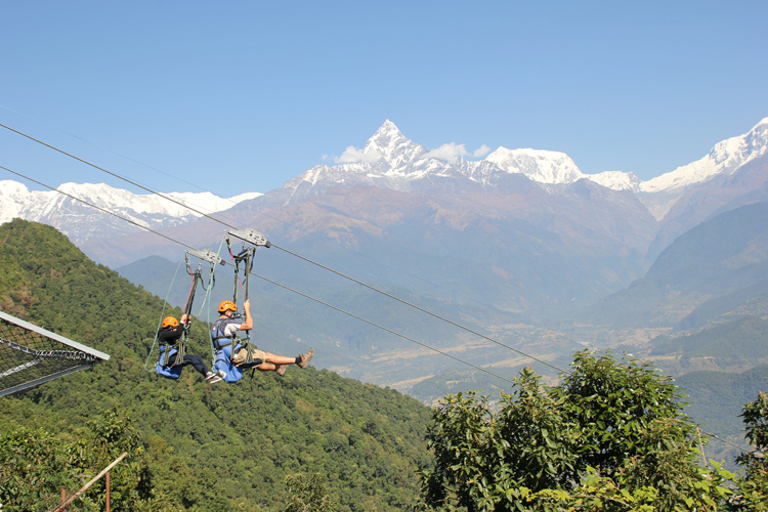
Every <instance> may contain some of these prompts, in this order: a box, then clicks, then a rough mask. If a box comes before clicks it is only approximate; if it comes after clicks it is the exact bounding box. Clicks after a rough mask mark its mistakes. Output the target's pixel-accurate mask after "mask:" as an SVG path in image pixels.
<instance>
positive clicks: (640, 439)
mask: <svg viewBox="0 0 768 512" xmlns="http://www.w3.org/2000/svg"><path fill="white" fill-rule="evenodd" d="M515 389H516V392H515V393H514V394H513V395H504V397H503V400H502V402H501V403H500V404H499V407H498V410H492V409H491V408H490V407H489V405H488V403H487V400H486V398H484V397H481V398H480V399H479V400H478V399H477V397H476V395H474V394H472V393H470V394H469V395H467V396H463V395H461V394H459V395H457V396H451V395H449V396H448V397H446V399H445V400H444V401H443V402H442V403H441V404H440V406H439V407H438V408H437V410H436V411H435V412H434V415H433V420H432V424H431V425H430V427H429V429H428V433H427V442H428V446H429V448H430V449H431V450H432V452H433V454H434V460H433V462H432V464H431V465H430V466H428V467H425V468H423V469H422V471H421V477H422V497H423V499H424V502H425V503H426V504H427V505H428V506H429V507H431V508H433V509H436V510H467V511H469V512H475V511H494V512H500V511H506V510H566V509H573V510H617V511H618V510H637V509H642V507H653V510H660V511H667V510H668V511H674V510H677V509H681V510H689V509H692V508H695V507H697V508H698V509H699V510H708V509H712V508H713V507H715V506H716V505H717V503H718V502H720V501H722V500H723V499H724V498H725V497H726V496H727V494H728V490H727V489H726V488H725V487H724V481H725V479H727V478H729V477H730V474H728V473H726V472H723V471H720V470H719V468H716V469H715V470H714V471H710V470H707V469H705V468H700V467H698V466H697V465H696V464H695V462H694V461H695V456H696V453H697V452H696V449H695V448H694V446H695V444H694V443H693V437H692V435H691V434H692V433H693V432H694V431H695V426H694V425H692V424H690V423H689V422H688V419H687V418H686V417H685V416H684V415H682V413H681V405H680V404H679V403H678V401H677V400H678V398H679V395H678V393H677V391H676V388H675V386H674V385H673V384H672V383H671V381H670V379H667V378H665V377H662V376H660V375H658V374H657V373H655V372H654V371H653V369H652V368H650V367H649V366H647V365H644V364H638V363H637V361H635V360H634V359H629V360H627V361H623V362H622V363H619V362H617V361H615V360H614V359H613V358H612V357H611V356H610V355H604V356H602V357H595V356H593V355H591V354H589V353H587V352H580V353H578V354H576V356H575V361H574V365H573V372H572V373H571V374H569V375H568V376H566V377H565V378H564V379H563V381H562V383H561V384H560V385H559V386H555V387H546V386H543V385H541V383H540V381H539V379H538V378H537V377H535V376H534V375H533V374H532V373H531V372H530V371H528V370H524V371H523V372H522V373H521V375H520V376H519V377H518V378H517V379H516V381H515ZM649 510H650V508H649Z"/></svg>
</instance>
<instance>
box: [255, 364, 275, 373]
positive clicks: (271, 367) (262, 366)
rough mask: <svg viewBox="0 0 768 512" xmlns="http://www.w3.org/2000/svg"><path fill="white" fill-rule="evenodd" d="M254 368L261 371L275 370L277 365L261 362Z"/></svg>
mask: <svg viewBox="0 0 768 512" xmlns="http://www.w3.org/2000/svg"><path fill="white" fill-rule="evenodd" d="M256 368H258V369H259V371H262V372H273V371H275V370H277V365H274V364H272V363H261V364H260V365H259V366H257V367H256Z"/></svg>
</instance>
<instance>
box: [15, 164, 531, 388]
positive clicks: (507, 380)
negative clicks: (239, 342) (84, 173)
mask: <svg viewBox="0 0 768 512" xmlns="http://www.w3.org/2000/svg"><path fill="white" fill-rule="evenodd" d="M0 169H4V170H6V171H8V172H10V173H13V174H15V175H16V176H20V177H22V178H25V179H28V180H29V181H31V182H33V183H36V184H38V185H41V186H43V187H46V188H48V189H50V190H53V191H56V192H60V193H61V194H63V195H65V196H67V197H70V198H72V199H74V200H76V201H79V202H81V203H83V204H86V205H88V206H91V207H93V208H96V209H97V210H99V211H102V212H104V213H109V214H110V215H112V216H114V217H117V218H118V219H122V220H125V221H127V222H130V223H131V224H133V225H135V226H138V227H140V228H142V229H145V230H147V231H148V232H150V233H153V234H156V235H160V236H162V237H163V238H165V239H166V240H169V241H171V242H174V243H177V244H179V245H181V246H183V247H186V248H188V249H192V250H196V249H195V248H194V247H192V246H190V245H187V244H185V243H183V242H181V241H179V240H176V239H174V238H172V237H169V236H166V235H163V234H162V233H158V232H157V231H155V230H153V229H151V228H148V227H146V226H142V225H141V224H139V223H137V222H134V221H132V220H130V219H126V218H125V217H122V216H120V215H118V214H116V213H113V212H109V211H107V210H104V209H103V208H100V207H98V206H96V205H93V204H91V203H89V202H88V201H85V200H84V199H80V198H78V197H75V196H73V195H71V194H67V193H66V192H62V191H60V190H58V189H56V188H53V187H51V186H50V185H46V184H45V183H42V182H40V181H37V180H35V179H32V178H30V177H28V176H26V175H24V174H22V173H20V172H16V171H13V170H11V169H8V168H7V167H4V166H2V165H0ZM222 261H223V263H224V264H225V265H230V266H232V267H234V266H235V265H234V263H231V262H228V261H224V260H222ZM250 275H252V276H254V277H258V278H259V279H262V280H264V281H266V282H268V283H271V284H273V285H275V286H278V287H280V288H283V289H285V290H287V291H290V292H293V293H295V294H297V295H300V296H302V297H304V298H307V299H310V300H312V301H314V302H317V303H318V304H322V305H324V306H327V307H330V308H331V309H334V310H336V311H338V312H340V313H343V314H345V315H347V316H351V317H352V318H355V319H357V320H360V321H362V322H365V323H367V324H369V325H371V326H373V327H376V328H378V329H381V330H383V331H385V332H388V333H390V334H394V335H395V336H398V337H400V338H403V339H405V340H407V341H410V342H412V343H415V344H417V345H420V346H422V347H425V348H428V349H429V350H432V351H433V352H437V353H438V354H442V355H444V356H447V357H450V358H451V359H453V360H455V361H458V362H460V363H462V364H465V365H467V366H470V367H472V368H474V369H476V370H479V371H481V372H483V373H487V374H488V375H491V376H492V377H496V378H498V379H501V380H503V381H506V382H509V383H510V384H514V381H511V380H509V379H507V378H505V377H502V376H501V375H497V374H495V373H493V372H491V371H489V370H486V369H484V368H482V367H480V366H477V365H475V364H473V363H470V362H469V361H465V360H464V359H461V358H458V357H456V356H453V355H451V354H449V353H447V352H444V351H442V350H440V349H437V348H435V347H432V346H430V345H427V344H426V343H422V342H420V341H417V340H415V339H413V338H410V337H408V336H405V335H404V334H400V333H398V332H396V331H393V330H391V329H388V328H386V327H384V326H382V325H379V324H377V323H375V322H372V321H370V320H367V319H365V318H363V317H361V316H359V315H356V314H354V313H351V312H349V311H346V310H345V309H342V308H339V307H337V306H334V305H332V304H330V303H327V302H325V301H322V300H320V299H317V298H315V297H312V296H310V295H307V294H305V293H302V292H299V291H298V290H294V289H293V288H290V287H288V286H285V285H282V284H280V283H278V282H276V281H273V280H271V279H269V278H267V277H265V276H262V275H259V274H256V273H255V272H250ZM524 355H525V354H524ZM532 359H535V358H532Z"/></svg>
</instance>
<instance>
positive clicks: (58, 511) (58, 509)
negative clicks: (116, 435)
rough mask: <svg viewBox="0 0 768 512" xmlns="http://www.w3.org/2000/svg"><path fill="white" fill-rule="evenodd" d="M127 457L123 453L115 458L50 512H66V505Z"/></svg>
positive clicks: (126, 454)
mask: <svg viewBox="0 0 768 512" xmlns="http://www.w3.org/2000/svg"><path fill="white" fill-rule="evenodd" d="M127 456H128V452H124V453H123V454H122V455H121V456H119V457H118V458H116V459H115V460H114V462H112V464H110V465H109V466H107V467H106V468H104V469H103V470H102V471H101V473H99V474H98V475H96V476H95V477H93V479H91V481H90V482H88V483H87V484H85V485H84V486H83V488H82V489H80V490H79V491H77V492H76V493H75V494H73V495H72V496H70V497H69V499H68V500H67V501H65V502H64V503H62V504H61V505H59V506H58V507H56V508H55V509H53V510H52V512H64V510H66V507H67V505H69V504H70V503H72V502H73V501H75V499H76V498H78V497H79V496H80V495H81V494H83V493H84V492H85V491H87V490H88V488H89V487H90V486H92V485H93V484H94V483H95V482H96V481H97V480H98V479H99V478H101V477H103V476H104V475H106V474H107V473H109V470H110V469H112V468H113V467H115V466H117V463H118V462H120V461H121V460H123V459H124V458H126V457H127Z"/></svg>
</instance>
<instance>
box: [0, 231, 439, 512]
mask: <svg viewBox="0 0 768 512" xmlns="http://www.w3.org/2000/svg"><path fill="white" fill-rule="evenodd" d="M0 268H2V272H0V309H2V310H3V311H6V312H7V313H10V314H13V315H15V316H18V317H20V318H22V319H24V320H26V321H29V322H32V323H34V324H36V325H40V326H42V327H44V328H46V329H48V330H51V331H53V332H56V333H60V334H62V335H64V336H66V337H69V338H71V339H73V340H75V341H78V342H80V343H83V344H86V345H89V346H92V347H94V348H97V349H98V350H101V351H103V352H106V353H108V354H110V355H111V357H112V358H111V360H110V361H109V362H106V363H102V364H98V365H96V367H95V368H94V369H93V370H89V371H83V372H79V373H77V374H73V375H70V376H67V377H64V378H61V379H58V380H55V381H53V382H50V383H47V384H45V385H43V386H40V387H37V388H35V389H33V390H30V391H27V392H25V393H23V394H21V395H14V396H10V397H6V398H3V399H0V429H1V430H2V431H4V432H8V431H11V430H14V429H21V428H24V427H28V428H32V427H34V428H38V427H39V428H43V429H45V430H47V431H48V432H51V433H52V434H54V435H55V436H58V437H59V438H60V439H72V438H73V437H74V436H77V435H78V434H77V433H78V432H80V431H82V430H83V429H84V426H85V425H86V423H87V422H88V421H92V420H94V419H95V418H97V417H99V416H100V415H101V414H102V413H103V411H105V410H115V411H118V412H119V413H120V414H123V415H125V416H127V417H128V418H130V419H131V421H132V422H133V424H134V425H135V427H136V428H137V429H138V431H139V432H140V444H141V446H142V447H143V448H142V449H143V450H144V453H145V456H146V458H147V460H148V461H149V462H148V463H149V471H151V472H152V474H153V475H154V483H155V485H156V487H157V490H158V491H162V492H164V493H165V494H167V495H169V496H170V497H171V498H172V499H173V500H174V501H175V503H177V504H178V505H179V506H183V507H184V508H185V509H187V510H215V511H217V512H226V511H230V510H232V511H235V510H285V508H286V506H285V504H286V502H287V499H288V496H287V487H286V485H285V479H286V477H296V475H300V474H308V475H312V474H315V473H318V474H320V475H321V477H322V478H323V479H324V480H325V487H326V489H327V490H328V494H329V495H330V497H331V498H332V499H333V500H334V501H336V502H337V503H338V506H337V508H336V509H337V510H350V511H358V510H377V511H386V510H403V509H406V508H409V507H410V506H412V504H413V503H415V502H416V500H417V496H418V479H417V476H416V473H415V470H416V468H417V466H418V465H421V464H423V463H424V460H425V458H426V456H427V452H426V450H425V446H424V436H425V432H426V425H427V423H428V421H429V416H430V411H429V409H428V408H426V407H424V406H423V405H421V404H420V403H418V402H417V401H416V400H413V399H411V398H408V397H405V396H403V395H401V394H399V393H397V392H395V391H393V390H390V389H381V388H378V387H375V386H371V385H365V384H361V383H360V382H358V381H355V380H351V379H344V378H342V377H340V376H338V375H337V374H335V373H332V372H329V371H325V370H324V371H316V370H315V369H314V368H312V367H309V368H307V369H305V370H300V369H298V368H297V367H291V368H289V370H288V372H287V373H286V375H285V376H284V377H282V378H280V377H278V376H276V375H275V374H274V373H271V372H270V373H261V374H257V375H255V376H253V377H252V378H251V377H246V378H245V379H244V380H243V381H241V382H240V383H238V384H231V385H228V384H225V383H223V382H222V383H218V384H214V385H209V384H207V383H204V382H203V380H202V378H201V377H200V376H199V375H198V374H197V373H196V372H194V370H193V369H192V368H191V367H187V368H185V370H184V373H183V375H182V378H181V379H180V380H179V381H178V382H174V381H168V380H164V379H162V378H160V377H158V376H157V375H155V374H154V373H151V372H147V371H146V370H145V360H146V358H147V354H148V351H149V349H150V347H151V345H152V342H153V336H154V330H155V328H156V326H157V323H158V320H159V316H160V314H161V310H162V307H163V301H162V299H160V298H158V297H156V296H153V295H151V294H150V293H149V292H147V291H145V290H143V289H140V288H136V287H135V286H133V285H132V284H130V283H129V282H128V281H127V280H125V279H123V278H121V277H119V276H118V275H117V273H115V272H113V271H111V270H109V269H107V268H106V267H104V266H100V265H96V264H94V263H93V262H91V261H90V260H88V259H87V258H86V257H85V256H84V255H83V254H82V253H81V252H80V251H79V250H78V249H77V248H75V247H74V246H73V245H72V244H71V243H70V242H69V241H68V240H67V239H66V237H64V236H63V235H61V234H60V233H58V232H57V231H55V230H54V229H53V228H50V227H47V226H42V225H39V224H34V223H29V222H25V221H21V220H15V221H13V222H11V223H7V224H4V225H2V226H0ZM174 314H176V315H179V314H180V311H178V310H176V311H175V312H174ZM192 340H193V342H192V350H193V351H195V352H197V353H199V354H200V355H202V356H203V358H204V359H209V354H210V352H209V349H208V345H207V344H208V338H207V334H206V332H205V326H204V325H203V324H202V323H197V324H195V326H194V328H193V337H192ZM265 348H266V349H267V350H269V351H272V352H277V353H280V347H265ZM150 363H151V364H150V365H149V368H150V369H151V366H152V364H153V363H154V361H151V362H150Z"/></svg>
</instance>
